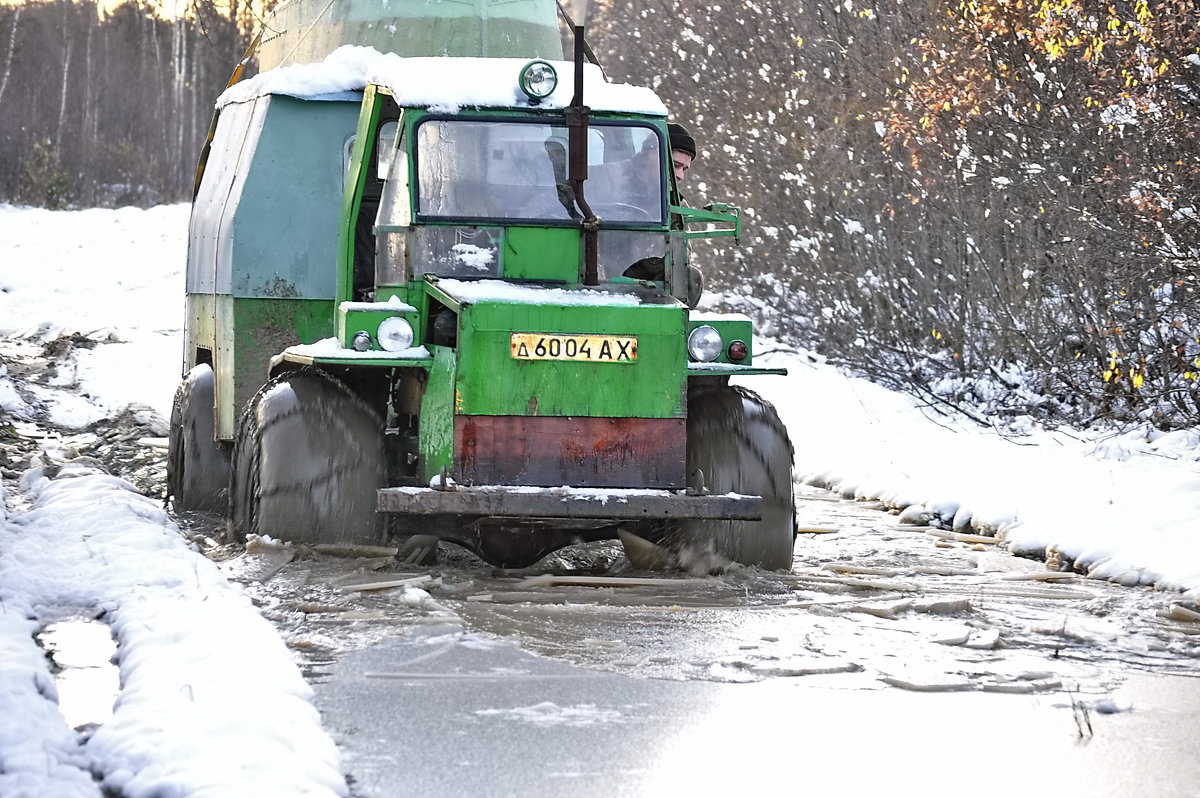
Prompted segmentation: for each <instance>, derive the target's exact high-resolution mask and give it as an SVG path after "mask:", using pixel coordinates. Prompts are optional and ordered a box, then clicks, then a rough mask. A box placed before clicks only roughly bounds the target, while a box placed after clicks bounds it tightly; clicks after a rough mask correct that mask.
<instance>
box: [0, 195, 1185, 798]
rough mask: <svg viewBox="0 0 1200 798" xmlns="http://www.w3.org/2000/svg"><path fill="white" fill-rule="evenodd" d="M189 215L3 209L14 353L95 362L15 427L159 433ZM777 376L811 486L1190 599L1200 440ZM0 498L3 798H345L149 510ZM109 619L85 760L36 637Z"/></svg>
mask: <svg viewBox="0 0 1200 798" xmlns="http://www.w3.org/2000/svg"><path fill="white" fill-rule="evenodd" d="M187 213H188V211H187V208H186V207H184V206H171V207H162V208H154V209H150V210H135V209H122V210H117V211H108V210H87V211H71V212H49V211H42V210H33V209H20V208H13V207H8V206H0V338H5V337H7V338H10V339H11V338H20V339H24V340H31V341H37V342H44V341H50V340H53V339H54V338H55V337H57V336H58V335H60V334H64V333H66V334H69V333H72V332H78V333H81V334H82V335H83V336H85V337H87V338H89V339H92V340H95V341H97V342H99V343H98V344H97V345H96V346H95V347H93V348H91V349H86V348H77V349H76V350H75V357H76V360H75V361H73V363H74V365H69V364H63V367H61V368H60V369H59V370H58V372H57V374H56V375H55V376H54V378H53V379H52V380H51V381H50V384H48V385H42V386H34V387H32V388H28V389H27V392H26V393H25V395H23V396H22V395H19V394H18V393H17V391H16V388H15V384H14V381H13V380H12V379H10V378H9V375H8V374H7V373H6V370H5V367H4V366H3V365H0V410H2V411H3V414H6V415H7V416H8V417H9V419H10V420H15V421H17V422H19V421H21V420H31V419H34V418H48V420H50V421H51V422H53V423H54V424H56V425H59V426H60V427H63V428H67V429H72V428H82V427H84V426H86V425H87V424H89V423H91V422H94V421H96V420H98V419H102V418H106V417H110V416H113V415H115V414H116V413H117V412H118V411H119V410H120V409H121V408H123V407H124V406H125V405H126V404H128V403H130V402H139V403H143V404H148V405H150V406H151V407H153V408H155V409H156V410H157V411H158V412H159V413H160V414H161V415H162V416H163V417H167V416H168V415H169V411H170V403H171V397H172V394H173V391H174V388H175V384H176V382H177V380H178V377H179V362H180V354H181V351H182V343H181V333H182V330H181V327H182V313H183V303H182V299H183V264H184V255H185V252H184V249H185V243H184V242H185V234H186V224H187ZM765 360H766V361H767V362H769V363H771V364H772V365H785V366H787V367H788V368H789V369H790V373H789V375H788V376H787V377H758V378H754V379H752V380H748V381H747V384H748V385H750V386H751V387H753V388H755V389H756V390H758V391H760V392H761V393H763V394H764V395H765V396H766V397H767V398H769V399H770V400H772V401H773V402H774V403H775V404H776V406H777V407H778V408H779V410H780V413H781V415H782V416H783V419H784V421H785V423H786V424H787V426H788V428H789V430H790V432H791V435H792V438H793V441H794V443H795V446H796V468H797V474H798V475H800V476H802V477H803V478H804V479H806V480H809V481H814V482H820V483H821V484H827V485H830V486H832V487H834V488H835V489H836V490H838V491H840V492H851V493H853V494H854V495H857V496H859V497H862V498H864V499H882V500H884V501H886V502H887V503H889V504H891V505H894V506H897V507H904V508H907V509H906V510H905V511H904V513H903V517H904V518H906V519H910V520H914V521H922V520H930V519H937V520H940V521H941V522H942V523H945V524H950V523H953V524H954V525H955V526H957V527H958V528H960V529H965V528H966V527H967V526H968V525H969V524H970V525H974V527H975V528H978V529H986V530H988V531H998V532H999V534H1000V535H1002V536H1003V537H1004V538H1005V540H1006V545H1008V547H1009V548H1010V549H1013V550H1016V551H1021V552H1036V553H1044V552H1045V551H1046V550H1047V549H1054V550H1056V551H1057V552H1059V553H1060V554H1061V556H1062V557H1063V558H1064V559H1065V560H1066V561H1068V562H1071V561H1073V562H1074V563H1075V564H1076V566H1084V567H1088V568H1090V569H1091V570H1092V572H1093V573H1094V574H1095V575H1098V576H1103V577H1106V578H1113V579H1118V580H1121V581H1126V582H1129V583H1139V584H1157V585H1160V586H1162V587H1164V588H1167V589H1171V590H1179V591H1191V592H1192V594H1193V597H1195V596H1200V546H1197V545H1196V544H1195V543H1194V541H1193V535H1194V534H1195V530H1196V529H1198V528H1200V466H1198V464H1197V460H1198V457H1200V437H1198V435H1197V433H1196V432H1194V431H1188V432H1178V433H1172V434H1168V435H1162V434H1157V433H1152V432H1150V431H1148V430H1141V431H1134V432H1127V433H1124V434H1120V435H1117V434H1111V435H1100V434H1094V433H1088V434H1083V433H1068V432H1063V431H1059V432H1054V433H1051V432H1041V431H1037V430H1033V431H1031V432H1030V433H1028V434H1027V435H1024V436H1022V437H1019V438H1012V437H1007V438H1006V437H1004V436H1002V435H999V434H997V433H995V432H993V431H990V430H983V429H980V428H978V427H974V426H967V424H968V423H969V422H959V421H957V420H954V419H950V418H946V417H944V416H941V415H938V414H936V413H934V412H933V411H931V410H929V409H926V408H922V407H919V406H917V405H916V404H915V403H914V401H913V400H912V399H910V398H908V397H905V396H901V395H897V394H894V393H890V392H887V391H884V390H882V389H880V388H878V387H877V386H874V385H872V384H870V383H868V382H866V381H863V380H860V379H854V378H850V377H847V376H845V375H844V374H841V373H840V372H838V371H837V370H836V369H833V368H831V367H829V366H827V365H825V364H823V363H822V362H821V361H820V358H819V357H817V356H814V355H810V354H808V353H777V354H772V355H770V356H768V357H767V358H765ZM29 391H32V392H29ZM2 417H3V416H2V415H0V418H2ZM4 498H5V502H6V505H7V509H4V510H3V512H0V658H2V659H0V661H2V662H3V663H4V667H3V669H0V718H4V720H2V721H0V795H4V796H44V795H63V796H73V795H93V796H94V795H99V794H100V787H99V786H97V784H96V782H95V781H94V780H93V774H95V775H96V776H97V777H99V778H100V779H102V781H103V783H104V784H105V785H106V786H111V787H114V788H119V789H121V790H122V794H125V795H129V796H135V795H176V794H188V795H204V794H212V795H229V794H247V795H251V794H252V795H272V794H277V795H305V794H311V795H322V794H328V795H344V794H346V792H347V789H346V785H345V783H344V782H343V780H342V776H341V774H340V769H339V765H338V757H337V752H336V750H335V748H334V746H333V744H332V743H331V742H330V740H329V738H328V737H327V736H326V735H325V734H324V732H323V731H322V730H321V726H320V721H319V718H318V717H317V714H316V712H315V710H313V708H312V705H311V703H310V701H309V697H310V694H309V689H308V687H307V686H306V685H305V683H304V681H303V679H302V678H301V676H300V674H299V672H298V670H297V668H296V666H295V664H294V663H293V660H292V658H291V657H290V656H289V654H288V652H287V650H286V648H285V647H284V645H283V643H282V642H281V641H280V640H279V639H278V637H277V636H276V635H275V634H274V633H273V632H272V629H271V627H270V626H269V624H267V622H266V621H264V620H263V619H262V618H261V616H260V615H259V614H258V613H257V612H256V611H255V609H254V608H253V606H252V605H251V604H250V602H249V601H248V600H247V599H246V598H245V596H244V595H243V594H242V593H241V592H240V591H239V590H238V589H236V588H233V587H231V586H230V585H229V584H228V583H226V582H225V580H224V579H223V578H222V577H221V575H220V574H219V573H218V571H217V570H216V568H215V566H213V565H212V564H211V563H210V562H209V561H207V560H206V559H205V558H203V557H202V556H200V555H199V554H197V553H196V552H195V551H193V550H192V549H191V548H190V547H189V545H188V544H187V543H186V542H185V541H184V539H183V538H182V537H181V536H180V535H179V534H178V530H177V529H176V527H175V526H174V524H173V523H172V522H171V520H170V519H169V518H168V517H167V516H166V515H165V513H164V512H163V511H162V509H161V507H160V506H159V504H158V503H157V502H155V501H152V500H150V499H146V498H145V497H142V496H139V495H138V494H137V493H136V492H134V491H133V489H132V487H131V486H130V485H129V484H127V483H125V482H123V481H121V480H119V479H116V478H114V477H110V476H106V475H103V474H101V473H98V472H97V471H95V470H94V469H93V468H91V467H90V466H87V465H85V464H73V465H68V466H66V467H63V468H61V469H58V468H56V467H54V466H49V467H39V468H34V469H31V470H29V471H28V472H26V475H25V477H24V478H23V481H22V485H21V488H20V492H19V493H18V492H17V491H11V492H10V493H9V495H7V496H6V497H4ZM801 523H803V517H802V518H801ZM101 613H103V614H104V620H105V622H106V623H108V624H109V626H110V627H111V628H112V629H113V631H114V633H115V635H116V637H117V639H118V642H119V646H120V648H119V654H118V660H119V663H118V664H119V666H120V671H121V680H122V690H121V696H120V700H119V702H118V704H117V706H116V708H115V711H114V713H113V717H112V719H111V720H108V721H107V722H106V723H104V724H103V725H102V726H101V727H100V728H99V730H98V731H96V733H95V734H94V735H93V736H92V737H91V739H90V740H89V741H88V742H86V743H85V744H80V743H79V742H78V740H77V739H76V735H75V734H74V733H73V732H72V731H71V730H70V729H69V728H68V727H67V725H66V723H65V721H64V720H63V718H62V717H61V715H60V714H59V712H58V709H57V707H55V706H54V705H53V703H52V701H53V699H54V695H55V687H54V681H53V678H52V677H51V674H50V672H49V668H48V665H47V661H46V658H45V656H44V655H43V652H42V650H41V649H40V648H39V647H38V646H37V644H36V643H35V642H34V639H33V635H34V634H35V633H36V632H37V631H38V629H39V628H41V626H42V625H44V624H45V623H47V622H48V621H51V620H54V619H56V618H58V617H62V616H64V615H71V614H82V615H92V616H95V615H99V614H101ZM14 718H20V722H14V721H13V720H12V719H14Z"/></svg>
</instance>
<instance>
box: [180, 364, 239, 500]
mask: <svg viewBox="0 0 1200 798" xmlns="http://www.w3.org/2000/svg"><path fill="white" fill-rule="evenodd" d="M213 382H214V377H213V370H212V367H211V366H209V365H207V364H200V365H198V366H196V367H195V368H193V369H192V370H191V371H189V372H188V373H187V376H185V377H184V378H183V382H181V383H180V384H179V388H178V389H176V391H175V401H174V403H173V404H172V406H171V431H170V435H169V437H168V439H167V440H168V443H167V495H168V497H169V498H170V500H171V506H172V507H173V508H174V509H175V510H176V511H178V512H184V511H189V510H203V511H204V512H210V513H220V514H222V515H224V514H225V512H226V508H227V503H228V502H227V498H228V497H227V491H228V489H229V450H228V449H226V448H223V447H222V446H220V445H219V444H218V443H217V442H216V440H215V439H214V438H213V406H214V403H213V395H214V389H213Z"/></svg>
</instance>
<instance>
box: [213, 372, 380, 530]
mask: <svg viewBox="0 0 1200 798" xmlns="http://www.w3.org/2000/svg"><path fill="white" fill-rule="evenodd" d="M383 480H384V453H383V422H382V420H381V419H380V418H379V415H378V414H377V413H376V412H375V411H374V410H372V409H371V408H370V407H369V406H368V405H367V404H366V403H365V402H364V401H363V400H362V399H360V398H359V397H357V396H355V395H354V394H353V393H351V392H350V390H349V389H348V388H346V387H345V386H344V385H343V384H342V383H340V382H338V381H336V380H334V379H332V378H331V377H328V376H326V375H324V374H322V373H320V372H317V371H303V372H296V373H292V374H287V375H284V376H282V377H279V378H276V379H274V380H272V381H271V382H269V383H267V385H266V386H264V387H263V389H262V390H261V391H259V392H258V394H257V395H256V396H255V397H254V399H253V400H252V401H251V403H250V406H249V408H247V410H246V412H245V413H244V414H243V415H242V419H241V422H240V424H239V425H238V436H237V445H236V446H235V448H234V454H233V479H232V482H231V487H230V499H231V502H230V504H231V507H230V522H231V527H232V532H233V536H234V538H235V539H238V540H245V537H246V535H248V534H257V535H266V536H270V537H272V538H275V539H277V540H286V541H291V542H293V543H307V544H316V543H346V544H357V545H364V544H365V545H377V544H380V543H382V542H383V536H384V528H385V527H384V523H383V516H382V515H380V514H379V513H377V512H376V511H375V504H376V493H375V492H376V491H377V490H378V489H379V488H380V487H381V486H382V485H383Z"/></svg>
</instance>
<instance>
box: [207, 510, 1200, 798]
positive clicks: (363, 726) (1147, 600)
mask: <svg viewBox="0 0 1200 798" xmlns="http://www.w3.org/2000/svg"><path fill="white" fill-rule="evenodd" d="M798 506H799V516H800V523H801V524H802V525H803V526H804V527H806V528H812V529H817V528H821V529H822V530H823V531H821V532H812V533H805V534H803V535H801V536H800V539H799V541H798V544H797V546H796V555H795V563H794V567H793V570H792V572H791V573H790V574H765V573H762V572H755V571H744V570H743V571H738V570H733V571H729V572H727V573H724V574H722V575H720V576H716V577H702V578H697V577H693V576H689V575H686V574H673V575H664V574H647V573H637V572H632V571H630V570H629V569H628V566H627V565H625V564H624V561H623V558H622V556H621V550H620V547H619V546H616V545H609V544H604V545H600V544H592V545H589V546H585V547H579V548H577V549H573V550H568V551H564V552H562V553H560V554H559V555H556V556H554V557H551V558H550V559H548V560H547V561H545V562H544V563H542V564H541V565H540V567H537V568H534V569H529V570H527V571H525V572H521V573H515V572H501V571H497V570H495V569H491V568H489V567H487V566H486V565H484V564H482V563H480V562H479V561H477V560H474V559H473V558H471V557H470V556H469V555H465V554H463V553H461V552H456V551H450V550H446V551H443V552H442V554H443V559H442V561H441V562H440V563H439V564H438V565H436V566H433V567H429V568H413V567H404V566H397V565H396V564H395V563H394V562H393V561H389V560H388V559H386V558H384V559H371V558H364V559H357V560H352V559H344V558H343V559H339V558H332V557H326V556H313V555H311V554H307V553H305V552H297V551H294V550H290V549H276V548H265V549H257V550H253V551H250V552H240V551H224V552H222V551H220V550H219V549H214V550H213V552H212V554H213V556H214V557H218V558H219V557H220V556H227V557H228V559H226V561H225V562H224V564H223V567H224V569H225V570H226V572H227V573H228V574H229V575H230V576H231V577H232V578H234V579H236V580H238V581H240V582H242V583H243V584H245V585H246V587H247V589H248V591H249V592H250V593H251V595H252V596H254V597H255V598H256V601H257V602H258V603H259V605H260V606H261V607H262V608H263V611H264V613H265V614H266V615H267V616H268V617H269V618H271V619H272V620H273V621H274V622H275V624H276V625H277V627H278V628H279V629H280V631H281V634H282V635H283V636H284V638H285V640H287V641H288V643H289V644H290V645H291V646H292V647H293V648H294V649H295V650H296V652H297V655H298V657H299V658H300V660H301V661H302V662H303V663H304V666H305V668H306V669H307V673H308V676H309V678H310V681H311V682H312V683H313V685H314V687H315V688H316V694H317V695H316V703H317V706H318V708H319V709H320V710H321V712H322V715H323V717H324V720H325V723H326V726H327V728H328V729H329V730H330V732H331V733H332V734H333V735H334V737H335V739H337V740H338V742H339V745H340V746H341V747H342V751H343V755H344V764H345V767H346V769H347V772H348V774H349V777H350V779H351V783H352V787H353V791H354V795H355V796H360V797H361V798H368V796H391V795H398V794H412V793H414V792H419V793H420V794H423V795H427V796H458V795H468V794H478V795H502V794H522V795H531V796H551V795H561V794H563V792H564V791H568V792H569V793H570V794H572V795H576V796H605V798H609V797H610V796H617V795H630V796H661V795H683V794H687V795H727V794H730V793H731V792H733V791H744V790H746V789H747V788H749V789H751V790H755V789H758V788H768V789H773V788H777V787H785V788H787V789H789V790H790V791H795V788H796V787H800V786H805V787H808V788H810V791H811V790H812V789H815V790H816V792H817V793H818V794H822V793H824V792H831V791H833V790H834V789H837V790H839V791H840V792H844V793H846V794H851V795H865V794H874V793H875V792H880V791H885V790H886V791H889V792H894V791H895V790H896V789H897V788H899V789H900V792H901V794H908V793H910V792H911V793H912V794H921V795H924V796H942V795H945V796H951V795H953V796H959V795H963V794H971V795H973V796H977V797H978V796H993V795H994V796H1002V795H1003V796H1009V795H1014V794H1029V795H1051V794H1054V795H1088V796H1125V795H1130V794H1146V795H1172V796H1175V795H1180V796H1188V795H1191V796H1200V764H1197V762H1196V761H1195V760H1194V758H1192V757H1188V756H1187V755H1186V754H1184V755H1182V756H1181V754H1182V753H1183V752H1184V751H1190V750H1191V748H1192V747H1194V746H1192V744H1191V741H1192V740H1194V739H1195V737H1196V735H1197V733H1200V698H1198V696H1200V691H1198V690H1197V689H1196V687H1197V686H1200V681H1197V680H1196V679H1195V678H1192V677H1194V676H1195V675H1196V674H1197V673H1200V659H1198V658H1197V654H1200V649H1198V644H1200V634H1197V633H1200V626H1198V625H1196V624H1190V623H1185V622H1177V621H1170V620H1167V619H1164V618H1162V617H1160V613H1162V612H1165V611H1166V610H1168V609H1169V607H1170V606H1171V604H1172V602H1173V601H1177V600H1178V597H1177V596H1175V595H1173V594H1166V593H1161V592H1156V591H1153V590H1149V589H1142V588H1122V587H1119V586H1116V585H1111V584H1108V583H1104V582H1097V581H1093V580H1088V579H1085V578H1080V577H1071V576H1069V575H1068V577H1067V579H1066V581H1065V582H1063V581H1056V582H1044V581H1040V580H1039V579H1038V578H1036V577H1040V576H1043V575H1045V573H1046V566H1045V564H1044V563H1040V562H1034V561H1031V560H1023V559H1018V558H1014V557H1010V556H1009V555H1007V554H1006V553H1004V552H1002V551H996V550H995V549H994V546H991V545H987V544H976V543H959V542H956V541H946V540H944V539H942V538H940V537H938V536H936V535H934V534H930V532H929V531H927V530H923V529H921V528H917V527H899V526H898V525H897V524H896V523H895V517H894V516H892V515H889V514H887V513H885V512H881V511H879V510H876V509H872V508H870V507H867V506H864V505H861V504H855V503H853V502H847V501H842V500H836V499H834V497H831V496H829V495H828V494H825V493H823V492H820V491H815V490H814V491H808V492H806V494H805V495H804V496H802V497H801V499H800V501H799V504H798ZM596 577H601V578H612V577H617V578H634V577H645V578H648V579H651V580H655V581H651V582H648V583H646V584H642V585H634V586H620V587H617V586H611V585H605V584H604V583H603V582H601V585H602V586H596V585H595V584H573V583H579V582H584V583H586V582H589V580H591V581H594V580H595V578H596ZM664 577H667V578H664ZM557 582H562V583H561V584H559V583H557ZM397 583H403V584H397ZM379 585H382V586H383V587H380V588H379V589H372V588H373V587H374V586H379ZM388 585H390V587H388ZM534 752H536V753H534Z"/></svg>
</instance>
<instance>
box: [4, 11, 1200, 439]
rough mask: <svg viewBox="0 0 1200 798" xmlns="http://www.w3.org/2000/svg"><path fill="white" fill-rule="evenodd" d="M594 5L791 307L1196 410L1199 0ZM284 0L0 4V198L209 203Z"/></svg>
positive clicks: (1026, 412)
mask: <svg viewBox="0 0 1200 798" xmlns="http://www.w3.org/2000/svg"><path fill="white" fill-rule="evenodd" d="M592 6H593V13H592V19H591V24H590V25H589V36H590V38H591V43H592V45H593V48H594V49H595V51H596V53H597V55H598V56H599V60H600V61H601V63H602V64H603V65H604V66H605V68H606V70H607V72H608V74H609V75H610V77H611V78H612V79H614V80H617V81H620V82H628V83H636V84H642V85H649V86H652V87H653V88H654V89H655V90H656V91H657V92H658V93H659V94H660V96H661V97H662V98H663V100H664V101H665V102H666V104H667V106H668V107H669V108H670V109H671V111H672V116H673V119H675V120H676V121H679V122H682V123H683V124H685V125H687V126H688V127H689V128H690V129H691V130H692V132H693V133H694V135H695V136H696V138H697V139H698V141H699V143H700V156H699V158H698V159H697V162H696V164H695V166H694V168H693V170H692V172H691V173H690V174H689V177H688V182H687V184H686V186H685V189H686V195H687V199H688V202H689V204H692V205H703V204H705V203H707V202H713V201H726V202H731V203H733V204H737V205H740V206H742V208H743V212H744V215H745V221H746V235H745V237H744V238H743V239H742V242H741V245H740V246H739V247H736V248H735V247H732V246H724V245H720V244H716V243H713V242H710V243H709V244H708V245H707V246H704V247H702V248H700V251H699V252H698V253H697V255H698V260H699V261H700V265H701V267H702V268H703V269H704V271H705V272H706V275H707V279H708V285H709V287H710V291H713V292H722V293H723V295H724V297H725V302H726V304H729V305H731V306H733V307H734V308H736V309H744V310H746V311H749V312H751V313H752V314H753V315H754V316H755V317H756V318H758V319H759V320H760V321H761V322H762V325H763V327H764V329H765V331H766V332H768V333H769V334H771V335H773V336H775V337H776V338H778V339H779V340H781V341H786V342H788V343H789V344H790V345H794V346H797V347H805V348H810V349H812V350H814V351H817V352H819V353H821V355H822V356H824V357H827V358H829V359H830V360H831V361H833V362H835V363H838V364H840V365H843V366H845V367H847V368H850V369H852V370H854V371H856V372H858V373H861V374H864V375H867V376H870V377H871V378H873V379H875V380H877V381H879V382H882V383H884V384H886V385H889V386H891V387H894V388H898V389H902V390H906V391H909V392H911V393H915V394H917V395H919V396H921V397H923V398H925V399H926V400H927V401H928V402H929V403H930V405H931V407H935V408H942V409H945V408H954V409H956V410H958V411H960V412H963V413H966V414H968V415H970V416H972V417H974V418H976V419H977V420H978V421H979V423H981V424H985V425H1005V424H1006V423H1008V424H1014V425H1019V424H1021V423H1024V422H1023V419H1026V418H1028V417H1030V416H1032V417H1034V418H1038V419H1040V420H1042V421H1044V422H1047V423H1051V424H1057V423H1069V424H1073V425H1077V426H1088V425H1093V424H1097V423H1101V424H1117V425H1130V424H1141V425H1145V426H1146V428H1147V430H1148V434H1151V435H1152V434H1153V432H1152V430H1153V429H1154V428H1159V429H1170V428H1176V427H1183V426H1195V425H1196V424H1197V423H1198V422H1200V385H1198V381H1200V282H1198V281H1200V212H1198V211H1197V205H1198V204H1200V203H1198V200H1197V196H1198V190H1200V146H1198V145H1200V11H1198V10H1197V8H1196V6H1195V5H1194V3H1193V2H1192V0H1111V2H1110V1H1108V0H842V2H837V3H835V2H833V0H805V1H804V2H798V0H733V2H712V1H707V2H705V1H696V2H692V1H690V0H689V1H686V2H685V1H684V0H638V2H632V0H597V2H594V3H593V4H592ZM262 12H263V7H262V6H261V5H258V4H252V3H250V2H248V1H247V0H220V2H218V0H187V5H186V6H185V7H184V8H182V9H181V10H180V13H171V14H166V13H163V11H162V9H161V8H160V7H159V6H158V5H157V4H154V3H151V2H148V1H147V0H125V1H124V2H121V3H119V4H117V5H98V4H97V3H95V2H94V1H93V0H38V1H36V2H22V3H11V2H10V3H7V4H0V201H8V202H16V203H21V204H29V205H38V206H44V207H49V208H69V207H90V206H98V205H99V206H112V205H125V204H136V205H142V206H148V205H153V204H158V203H164V202H180V201H187V200H189V199H190V198H191V191H192V183H193V179H194V170H195V163H196V158H197V155H198V153H199V151H200V148H201V146H202V144H203V141H204V138H205V136H206V134H207V131H208V127H209V124H210V121H211V118H212V107H213V101H214V100H215V98H216V97H217V95H218V94H219V93H220V92H221V90H222V89H223V88H224V87H225V84H226V82H227V81H228V79H229V76H230V74H231V72H232V70H233V67H234V66H235V65H236V64H237V63H238V61H239V60H240V59H241V58H242V55H243V53H244V52H245V50H246V48H247V46H248V45H249V43H250V41H251V40H252V38H253V35H254V34H255V32H256V31H257V29H258V26H259V20H260V18H261V14H262ZM252 73H253V65H251V71H250V73H248V74H252ZM1006 419H1007V420H1008V421H1006Z"/></svg>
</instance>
